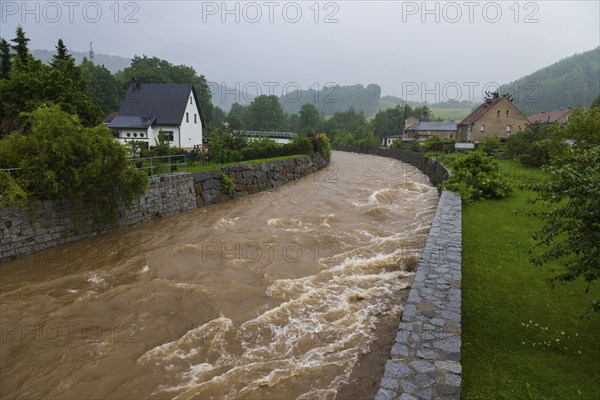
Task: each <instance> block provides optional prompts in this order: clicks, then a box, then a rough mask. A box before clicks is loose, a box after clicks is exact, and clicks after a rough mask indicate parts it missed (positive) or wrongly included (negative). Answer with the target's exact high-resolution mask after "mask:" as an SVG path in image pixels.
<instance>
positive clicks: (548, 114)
mask: <svg viewBox="0 0 600 400" xmlns="http://www.w3.org/2000/svg"><path fill="white" fill-rule="evenodd" d="M571 111H573V109H572V108H561V109H560V110H554V111H544V112H541V113H538V114H533V115H530V116H529V117H527V120H528V121H529V122H530V123H532V124H535V123H540V124H544V123H548V122H556V121H558V120H559V119H560V118H562V117H564V116H565V115H566V114H568V113H570V112H571Z"/></svg>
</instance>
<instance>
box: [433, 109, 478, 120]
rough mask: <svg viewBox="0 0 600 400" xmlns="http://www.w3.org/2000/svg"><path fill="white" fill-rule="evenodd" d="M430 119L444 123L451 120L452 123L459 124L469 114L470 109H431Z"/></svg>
mask: <svg viewBox="0 0 600 400" xmlns="http://www.w3.org/2000/svg"><path fill="white" fill-rule="evenodd" d="M431 114H432V115H431V116H430V117H431V118H442V119H443V120H444V121H447V120H451V121H454V122H460V121H462V120H463V119H465V117H466V116H467V115H469V114H471V109H470V108H432V109H431Z"/></svg>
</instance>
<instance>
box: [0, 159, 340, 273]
mask: <svg viewBox="0 0 600 400" xmlns="http://www.w3.org/2000/svg"><path fill="white" fill-rule="evenodd" d="M328 164H329V160H326V159H325V158H323V157H321V156H316V157H308V156H302V157H295V158H291V159H287V160H281V161H273V162H270V163H264V164H239V165H234V166H230V167H222V168H221V170H218V171H210V172H197V173H193V174H192V173H185V172H183V173H176V174H170V175H161V176H155V177H151V178H149V179H150V182H149V183H150V185H149V189H148V191H147V192H146V194H145V195H144V196H142V198H140V199H139V200H137V201H135V202H134V204H133V205H132V207H131V208H129V209H126V210H119V211H118V217H119V221H118V223H115V224H112V225H108V226H104V227H102V228H101V229H98V227H97V226H95V225H94V223H93V221H92V220H91V218H86V217H84V216H83V215H82V213H79V215H76V213H75V212H74V211H73V210H71V209H70V208H68V207H65V206H63V205H61V204H59V203H58V202H56V201H44V202H42V203H41V204H40V206H39V208H38V209H36V210H35V211H33V212H32V213H31V215H29V214H27V212H26V211H24V210H22V209H20V208H15V207H10V208H1V209H0V262H5V261H10V260H13V259H16V258H20V257H23V256H25V255H27V254H30V253H32V252H34V251H39V250H44V249H47V248H50V247H54V246H58V245H61V244H65V243H70V242H74V241H77V240H80V239H84V238H87V237H91V236H95V235H97V234H100V233H103V232H107V231H110V230H113V229H116V228H118V227H119V226H127V225H133V224H137V223H140V222H144V221H148V220H150V219H153V218H160V217H166V216H169V215H174V214H179V213H181V212H184V211H187V210H191V209H194V208H197V207H203V206H206V205H210V204H214V203H219V202H223V201H227V200H230V199H231V198H236V197H241V196H245V195H247V194H251V193H256V192H259V191H262V190H266V189H270V188H276V187H279V186H282V185H284V184H286V183H287V182H290V181H292V180H296V179H300V178H302V177H303V176H306V175H309V174H311V173H314V172H316V171H318V170H319V169H321V168H324V167H326V166H327V165H328ZM222 174H224V175H227V176H229V178H231V180H232V182H233V187H232V189H233V190H232V193H231V195H230V194H229V193H228V190H227V189H226V188H225V187H223V186H222V184H221V180H222ZM74 216H76V217H78V218H79V222H78V223H74V218H73V217H74Z"/></svg>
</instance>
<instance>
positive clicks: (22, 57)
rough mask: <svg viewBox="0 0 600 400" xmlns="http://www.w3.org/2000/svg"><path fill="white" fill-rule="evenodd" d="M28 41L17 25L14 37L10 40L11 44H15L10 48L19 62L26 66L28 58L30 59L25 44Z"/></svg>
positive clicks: (20, 27)
mask: <svg viewBox="0 0 600 400" xmlns="http://www.w3.org/2000/svg"><path fill="white" fill-rule="evenodd" d="M29 40H30V39H29V38H27V37H26V36H25V31H24V30H23V27H22V26H21V25H19V26H18V27H17V32H16V37H15V38H14V39H12V42H13V43H15V44H14V45H13V46H12V48H13V50H14V51H15V53H16V56H17V58H18V59H19V61H21V62H22V63H23V64H27V63H28V61H29V58H30V57H31V56H30V55H29V49H28V47H27V43H29Z"/></svg>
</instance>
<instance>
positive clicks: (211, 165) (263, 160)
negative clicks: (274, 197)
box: [186, 154, 303, 172]
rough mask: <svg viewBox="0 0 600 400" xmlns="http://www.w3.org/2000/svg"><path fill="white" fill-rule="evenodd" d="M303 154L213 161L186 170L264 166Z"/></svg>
mask: <svg viewBox="0 0 600 400" xmlns="http://www.w3.org/2000/svg"><path fill="white" fill-rule="evenodd" d="M301 156H303V154H296V155H292V156H281V157H272V158H260V159H257V160H247V161H234V162H229V163H215V162H213V161H209V162H199V161H198V162H195V163H194V165H192V166H188V167H187V168H186V171H187V172H208V171H214V170H218V169H221V167H229V166H231V165H236V164H264V163H267V162H271V161H280V160H288V159H290V158H295V157H301Z"/></svg>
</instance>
